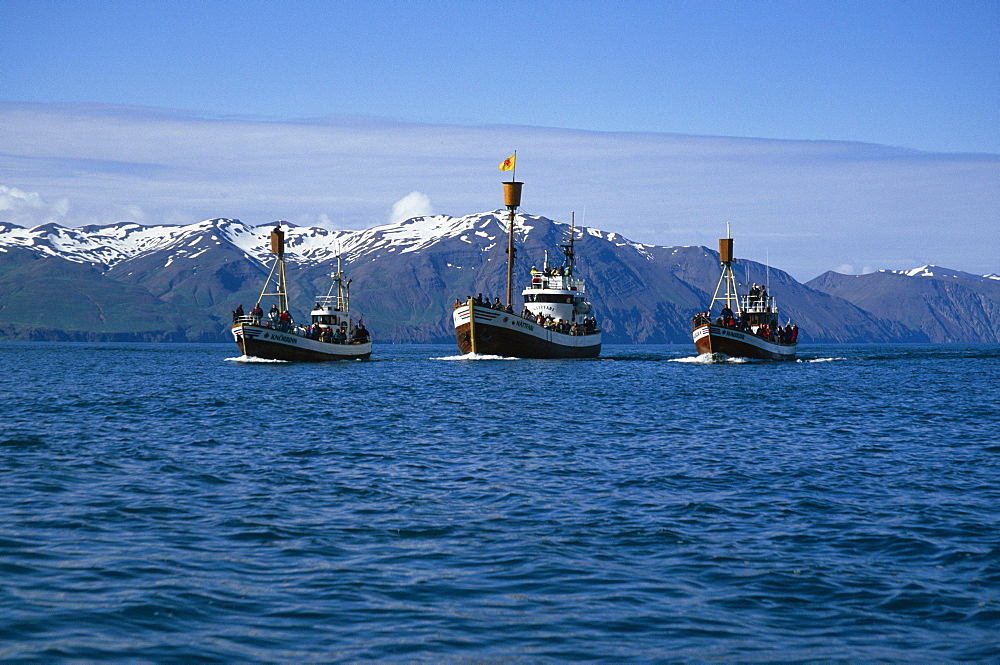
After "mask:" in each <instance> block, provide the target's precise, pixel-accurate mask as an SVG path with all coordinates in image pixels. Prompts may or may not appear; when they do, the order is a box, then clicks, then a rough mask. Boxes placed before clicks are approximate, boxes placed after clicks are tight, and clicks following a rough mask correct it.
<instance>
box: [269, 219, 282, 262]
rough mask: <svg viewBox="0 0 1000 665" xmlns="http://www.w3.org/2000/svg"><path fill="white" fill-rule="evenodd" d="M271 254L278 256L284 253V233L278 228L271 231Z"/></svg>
mask: <svg viewBox="0 0 1000 665" xmlns="http://www.w3.org/2000/svg"><path fill="white" fill-rule="evenodd" d="M271 253H272V254H277V255H278V256H282V255H283V254H284V253H285V232H284V231H282V230H281V227H280V226H278V227H276V228H275V229H274V230H273V231H271Z"/></svg>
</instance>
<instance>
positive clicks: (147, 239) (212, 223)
mask: <svg viewBox="0 0 1000 665" xmlns="http://www.w3.org/2000/svg"><path fill="white" fill-rule="evenodd" d="M280 224H281V225H282V227H283V228H284V229H285V234H286V235H285V237H286V258H287V260H288V264H289V284H290V294H291V295H292V299H293V303H295V304H297V305H298V306H300V307H301V309H305V310H307V309H308V305H309V302H308V301H310V300H311V299H312V298H313V297H314V296H315V295H316V294H317V293H319V292H321V291H324V292H325V290H326V287H327V286H328V284H329V283H328V281H327V280H328V273H329V270H330V267H331V266H332V265H333V264H334V262H335V258H336V256H337V255H338V254H339V255H340V256H341V257H342V258H343V259H344V261H345V266H346V269H347V270H348V272H349V274H350V276H351V277H352V278H353V279H354V286H353V287H352V288H353V295H354V303H355V305H356V307H357V308H358V309H359V310H360V311H361V312H363V313H364V315H365V319H366V322H369V323H370V324H371V325H372V326H374V327H375V329H376V330H377V331H380V332H381V340H383V341H448V340H450V339H451V336H452V331H451V330H450V317H449V311H450V303H451V302H452V300H453V299H454V298H456V297H465V296H466V295H469V294H473V293H480V292H481V293H487V294H492V295H502V284H503V281H504V275H505V268H504V266H505V260H506V258H505V251H506V212H504V211H493V212H486V213H479V214H474V215H466V216H464V217H450V216H447V215H433V216H426V217H416V218H412V219H408V220H406V221H404V222H401V223H398V224H387V225H383V226H377V227H373V228H369V229H364V230H361V231H349V230H348V231H330V230H327V229H323V228H315V227H300V226H294V225H289V224H287V223H285V222H281V223H280ZM274 226H275V223H271V224H264V225H259V226H251V225H248V224H245V223H243V222H241V221H239V220H235V219H212V220H206V221H203V222H198V223H196V224H189V225H186V226H168V225H162V226H142V225H139V224H135V223H122V224H111V225H107V226H84V227H78V228H70V227H62V226H58V225H56V224H46V225H43V226H38V227H35V228H32V229H26V228H21V227H18V226H14V225H11V224H4V223H0V337H2V336H6V337H15V338H17V337H20V338H44V339H63V338H67V339H105V338H114V339H128V338H129V337H128V336H129V334H130V331H132V332H136V333H137V336H136V337H135V338H136V339H197V340H216V341H223V340H226V339H227V338H226V329H227V324H228V314H229V310H231V309H232V307H234V306H235V304H236V303H237V302H252V301H254V300H256V299H257V298H259V297H260V289H261V287H262V285H263V280H264V278H265V277H266V275H267V270H268V269H269V266H270V264H271V261H272V260H273V257H272V255H271V253H270V243H269V236H270V232H271V230H272V229H273V228H274ZM577 231H578V233H577V256H578V263H577V267H578V273H579V274H581V276H583V277H584V278H585V279H586V280H587V288H588V293H589V295H590V296H591V298H592V300H593V301H594V304H595V308H596V309H597V312H598V313H599V316H600V317H601V318H602V319H603V322H604V323H603V325H604V329H605V330H606V332H607V339H608V340H609V342H610V343H615V342H618V343H628V342H633V343H634V342H679V343H686V342H688V341H689V331H688V328H689V326H688V320H689V318H690V314H691V312H693V311H697V310H699V309H702V308H704V306H705V304H706V302H707V299H709V298H710V290H712V289H714V286H715V284H716V282H717V280H718V270H719V264H718V255H717V254H716V253H715V252H714V251H712V250H709V249H707V248H705V247H661V246H654V245H645V244H641V243H637V242H633V241H630V240H628V239H627V238H624V237H622V236H620V235H618V234H616V233H608V232H605V231H601V230H599V229H593V228H578V230H577ZM567 232H568V227H567V225H565V224H557V223H556V222H553V221H552V220H549V219H546V218H543V217H535V216H530V215H518V216H517V234H516V241H517V242H516V245H517V248H518V252H517V254H516V257H517V260H518V263H517V264H516V271H515V272H516V274H518V275H520V276H521V277H522V278H523V276H524V275H526V274H527V270H528V268H530V266H531V265H535V264H541V263H542V261H544V260H545V258H544V257H545V251H546V250H547V251H548V252H549V256H550V257H551V258H550V260H551V261H553V262H556V261H557V259H556V257H557V256H558V255H559V252H558V244H559V243H560V242H562V241H563V240H564V239H565V238H566V237H567ZM737 254H738V252H737ZM743 263H744V265H745V266H746V268H747V270H748V271H749V273H750V275H751V276H753V275H759V276H760V277H758V278H757V279H758V281H762V278H763V275H764V270H765V269H764V267H763V266H762V265H760V264H757V263H754V262H752V261H744V262H743ZM73 266H76V267H73ZM915 278H919V279H915ZM899 279H907V280H912V282H913V285H914V286H913V287H912V288H911V287H903V286H900V284H899V283H897V281H898V280H899ZM769 280H770V283H771V285H772V292H773V293H775V295H777V296H778V297H779V305H781V306H782V311H783V313H784V314H785V315H787V316H788V317H790V318H793V319H794V320H795V321H796V322H797V323H798V324H799V327H800V328H801V329H803V330H804V331H807V332H805V333H804V336H803V339H804V340H813V341H920V340H924V339H927V340H931V341H963V340H964V339H965V338H963V337H962V334H964V333H962V332H961V330H959V331H928V330H925V329H924V327H922V326H923V324H922V323H921V322H920V321H913V320H909V322H908V323H906V322H904V321H903V319H904V318H905V317H903V316H901V315H892V316H886V313H887V312H890V311H891V309H892V308H891V307H886V306H884V305H883V303H881V302H880V301H879V300H878V298H877V294H878V293H880V292H882V291H885V289H880V288H872V285H873V284H876V283H877V284H882V283H883V282H886V280H890V281H892V283H893V286H892V289H891V290H890V291H889V292H887V293H886V294H885V296H886V297H888V298H896V299H897V300H898V299H899V298H900V297H901V294H903V293H906V292H908V291H910V290H916V291H920V290H921V288H922V287H918V286H917V284H918V283H921V284H932V283H933V284H936V285H937V284H942V283H945V282H947V283H949V284H951V285H952V287H951V292H953V293H952V295H954V293H960V294H961V296H962V298H964V299H965V301H967V302H966V303H965V304H967V305H968V306H970V307H972V308H973V309H976V308H977V307H978V308H979V310H982V311H984V312H986V316H987V317H991V316H996V317H997V318H996V319H990V320H988V321H985V322H983V323H982V325H977V326H972V328H974V329H982V330H988V329H990V328H991V326H992V330H993V331H996V329H997V326H996V325H994V322H995V320H1000V312H994V309H993V308H992V307H991V305H990V302H991V299H993V301H992V302H993V304H994V305H995V304H996V301H997V300H1000V297H994V295H993V294H994V293H995V291H994V288H995V287H1000V278H998V277H997V276H996V275H985V276H982V277H977V276H975V275H969V274H968V273H962V272H960V271H955V270H949V269H946V268H940V267H937V266H921V267H920V268H915V269H913V270H908V271H895V272H894V271H881V272H879V273H873V274H872V275H862V276H845V275H837V274H836V273H827V274H826V275H822V276H820V277H818V278H816V279H815V280H812V281H810V282H809V283H807V284H805V285H803V284H799V283H798V282H796V281H795V280H794V279H792V278H791V277H790V276H788V275H787V274H786V273H783V272H782V271H780V270H776V269H774V268H771V269H770V271H769ZM959 282H961V285H959V286H956V285H958V284H959ZM886 283H887V282H886ZM862 285H864V286H862ZM960 286H961V288H960ZM970 289H971V290H972V291H970ZM67 292H69V293H75V294H76V297H74V298H73V300H74V301H75V302H94V303H97V304H98V309H99V310H100V312H101V314H100V316H97V315H95V316H93V317H88V316H87V315H86V312H83V313H81V312H80V311H79V309H80V308H79V307H77V308H75V309H73V310H72V311H70V310H67V311H63V312H60V311H59V305H58V303H51V302H47V300H52V298H53V296H52V294H61V293H67ZM969 293H973V295H969ZM948 297H951V296H948ZM962 298H960V299H959V300H961V299H962ZM977 299H978V300H977ZM982 299H985V301H986V305H985V307H980V306H979V304H977V303H978V302H979V300H982ZM105 301H108V302H109V303H111V302H113V303H115V307H117V310H120V311H121V314H120V315H119V316H118V318H115V317H109V316H108V315H107V312H108V311H111V310H109V309H108V308H107V307H103V306H100V305H101V303H103V302H105ZM965 301H963V302H965ZM39 303H47V304H46V306H45V308H43V309H42V310H41V311H40V310H39ZM952 305H954V303H952ZM963 306H965V305H963ZM112 309H114V308H112ZM301 309H300V311H301ZM130 317H131V318H130ZM911 318H912V317H911ZM40 319H42V320H44V323H39V321H40ZM157 326H159V328H157ZM968 328H969V326H964V327H963V330H965V329H968ZM138 331H141V334H138ZM157 331H159V332H157ZM977 334H978V333H977ZM956 335H957V337H956ZM109 336H110V337H109ZM987 337H988V335H987ZM976 339H979V337H977V338H976ZM966 341H973V340H966Z"/></svg>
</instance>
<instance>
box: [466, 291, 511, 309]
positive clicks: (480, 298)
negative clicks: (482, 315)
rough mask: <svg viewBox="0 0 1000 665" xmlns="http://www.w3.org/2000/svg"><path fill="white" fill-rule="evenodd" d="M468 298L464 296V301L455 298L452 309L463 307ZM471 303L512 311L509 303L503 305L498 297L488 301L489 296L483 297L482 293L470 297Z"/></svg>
mask: <svg viewBox="0 0 1000 665" xmlns="http://www.w3.org/2000/svg"><path fill="white" fill-rule="evenodd" d="M469 298H472V296H469ZM469 298H466V299H465V302H463V301H461V300H459V299H458V298H455V304H454V309H458V308H459V307H463V306H464V305H465V303H467V302H469ZM472 303H473V304H474V305H478V306H480V307H489V308H490V309H497V310H500V311H501V312H507V313H509V314H513V313H514V307H513V306H511V305H506V306H505V305H504V304H503V303H502V302H500V298H494V299H493V300H492V301H490V298H489V296H487V297H485V298H484V297H483V294H482V293H480V294H478V295H477V296H476V297H475V298H472Z"/></svg>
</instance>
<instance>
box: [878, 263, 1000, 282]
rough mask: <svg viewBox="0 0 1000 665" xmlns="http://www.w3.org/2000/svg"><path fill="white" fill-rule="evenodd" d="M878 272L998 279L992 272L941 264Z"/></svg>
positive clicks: (942, 277)
mask: <svg viewBox="0 0 1000 665" xmlns="http://www.w3.org/2000/svg"><path fill="white" fill-rule="evenodd" d="M878 272H881V273H887V274H891V275H905V276H906V277H936V278H938V279H968V280H972V281H977V282H985V281H997V280H1000V276H998V275H994V274H992V273H991V274H988V275H973V274H971V273H967V272H962V271H961V270H952V269H951V268H942V267H941V266H935V265H926V266H920V267H919V268H910V269H909V270H879V271H878Z"/></svg>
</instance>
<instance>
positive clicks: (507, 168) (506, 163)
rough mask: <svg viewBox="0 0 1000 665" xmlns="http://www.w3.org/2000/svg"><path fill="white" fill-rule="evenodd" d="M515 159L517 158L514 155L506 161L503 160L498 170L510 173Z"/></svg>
mask: <svg viewBox="0 0 1000 665" xmlns="http://www.w3.org/2000/svg"><path fill="white" fill-rule="evenodd" d="M515 157H517V155H516V154H514V155H511V156H510V157H508V158H507V159H505V160H503V163H501V164H500V170H501V171H510V170H512V169H513V168H514V158H515Z"/></svg>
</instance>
